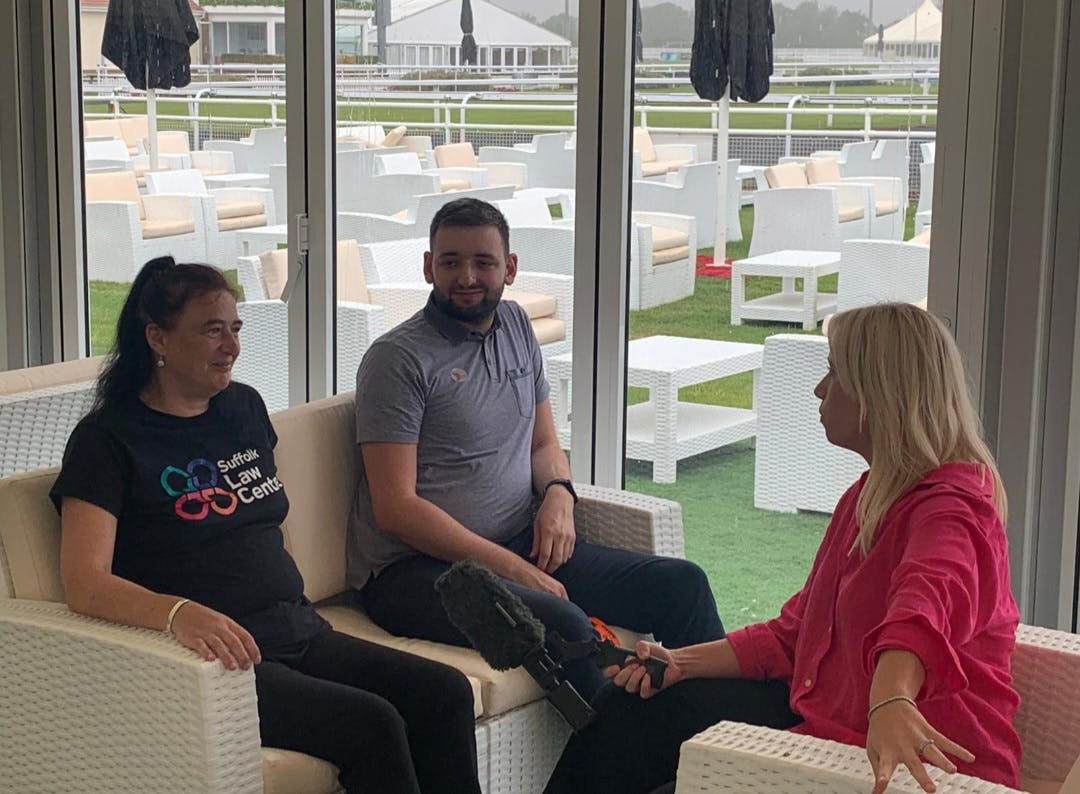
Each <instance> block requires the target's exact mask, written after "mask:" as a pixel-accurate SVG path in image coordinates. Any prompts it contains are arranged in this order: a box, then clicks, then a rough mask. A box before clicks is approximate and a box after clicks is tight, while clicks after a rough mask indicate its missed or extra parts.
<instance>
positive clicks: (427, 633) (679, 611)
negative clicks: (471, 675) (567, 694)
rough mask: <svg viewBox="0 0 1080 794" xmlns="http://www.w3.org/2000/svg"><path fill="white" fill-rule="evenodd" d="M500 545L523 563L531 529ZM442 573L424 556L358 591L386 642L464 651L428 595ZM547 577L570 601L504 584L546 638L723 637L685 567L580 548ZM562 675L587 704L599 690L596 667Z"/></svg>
mask: <svg viewBox="0 0 1080 794" xmlns="http://www.w3.org/2000/svg"><path fill="white" fill-rule="evenodd" d="M505 545H506V547H507V548H508V549H510V550H511V551H513V552H514V553H515V554H517V555H518V556H520V557H523V558H524V557H526V556H527V555H528V553H529V551H530V550H531V548H532V527H531V526H530V527H528V528H527V529H525V530H524V531H522V532H521V533H519V534H518V535H517V536H515V537H514V538H513V539H511V540H510V541H509V542H508V543H506V544H505ZM449 567H450V566H449V563H446V562H444V561H442V560H437V559H435V558H433V557H427V556H424V555H415V556H412V557H406V558H405V559H402V560H398V561H397V562H395V563H393V564H391V565H389V566H387V567H386V568H384V569H383V570H382V571H381V572H380V573H379V575H378V576H376V577H375V578H374V579H371V580H369V581H368V583H367V584H366V585H365V586H364V589H363V591H362V592H361V600H362V603H363V605H364V609H365V610H366V611H367V613H368V615H369V616H370V617H371V619H372V620H374V621H375V622H376V623H378V624H379V625H380V626H382V627H383V628H384V629H386V630H387V631H389V632H391V633H392V634H398V635H401V636H405V637H419V638H422V639H427V640H434V641H435V642H442V643H446V644H448V645H464V646H468V644H469V643H468V641H467V640H466V639H465V637H464V636H463V635H462V634H461V632H459V631H458V630H457V629H456V628H454V626H453V625H452V624H451V623H450V620H449V618H448V617H447V616H446V611H445V610H444V609H443V606H442V601H440V599H439V595H438V593H436V592H435V585H434V583H435V580H436V579H437V578H438V577H439V575H440V574H442V572H443V571H445V570H446V569H447V568H449ZM553 576H554V578H555V579H557V580H558V581H559V582H561V583H562V585H563V587H565V588H566V593H567V595H568V596H569V597H570V600H569V601H565V600H563V599H561V598H558V597H556V596H553V595H549V594H547V593H540V592H537V591H536V590H530V589H529V588H527V587H523V586H522V585H519V584H516V583H515V582H510V581H507V580H503V583H504V584H505V585H506V586H507V588H508V589H510V590H511V591H513V592H514V593H516V594H517V595H518V596H519V597H520V598H521V600H522V601H524V602H525V605H526V606H527V607H529V609H531V610H532V611H533V613H534V614H535V615H536V617H537V618H538V619H539V620H540V622H541V623H543V624H544V626H545V628H546V629H547V631H548V632H558V633H559V634H560V635H562V637H563V639H565V640H570V641H575V640H584V639H588V638H590V637H592V636H593V629H592V625H591V624H590V623H589V616H593V617H597V618H600V619H601V620H603V621H605V622H607V623H611V624H612V625H616V626H622V627H623V628H627V629H631V630H633V631H637V632H640V633H643V634H645V633H650V632H651V633H652V634H653V636H655V637H656V639H657V640H658V641H659V642H661V643H663V644H664V645H666V646H668V647H670V648H678V647H681V646H683V645H693V644H695V643H699V642H707V641H710V640H717V639H721V638H722V637H723V636H724V626H723V624H722V623H721V622H720V617H719V616H718V615H717V613H716V601H715V600H714V599H713V595H712V590H711V589H710V588H709V580H708V578H707V577H706V576H705V572H704V571H702V570H701V568H699V567H698V566H697V565H695V564H694V563H692V562H687V561H686V560H678V559H674V558H672V557H658V556H655V555H652V554H640V553H638V552H633V551H626V550H624V549H611V548H607V547H605V546H597V545H594V544H591V543H585V542H582V541H579V542H578V544H577V545H576V546H575V548H574V553H573V555H572V556H571V557H570V559H569V560H567V561H566V562H565V563H563V564H562V565H561V566H560V567H559V568H558V570H556V571H555V573H554V574H553ZM565 672H566V677H567V680H569V681H570V683H571V684H573V685H574V688H575V689H577V691H578V692H579V693H580V694H581V696H582V697H584V698H585V699H586V700H591V699H592V697H593V696H594V695H595V694H596V692H597V691H598V690H599V689H600V687H601V686H602V685H603V683H604V678H603V676H602V675H601V674H600V671H599V670H598V669H597V667H596V665H594V664H593V663H592V662H590V661H588V660H580V659H579V660H576V661H573V662H569V663H567V664H566V665H565Z"/></svg>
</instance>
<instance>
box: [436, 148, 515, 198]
mask: <svg viewBox="0 0 1080 794" xmlns="http://www.w3.org/2000/svg"><path fill="white" fill-rule="evenodd" d="M434 154H435V164H436V165H437V166H438V167H439V168H454V169H480V170H481V171H484V172H486V178H487V182H486V184H488V185H493V186H506V185H509V186H510V187H511V188H513V189H514V190H521V189H522V188H524V187H526V186H527V185H528V183H529V173H528V169H527V168H526V166H525V164H524V163H515V162H495V161H491V160H488V161H485V162H480V161H479V160H477V159H476V154H475V153H474V152H473V147H472V144H471V143H469V142H468V141H462V142H461V143H445V144H443V145H442V146H436V147H435V149H434Z"/></svg>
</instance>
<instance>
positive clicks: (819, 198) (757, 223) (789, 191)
mask: <svg viewBox="0 0 1080 794" xmlns="http://www.w3.org/2000/svg"><path fill="white" fill-rule="evenodd" d="M863 229H864V230H865V225H864V226H863ZM864 237H865V235H864ZM841 239H842V238H841V234H840V220H839V199H838V197H837V193H836V190H835V189H833V188H828V187H799V188H773V189H770V190H757V191H755V192H754V233H753V235H752V236H751V237H750V254H749V255H750V256H752V257H753V256H758V255H760V254H770V253H772V252H773V251H784V250H792V251H839V250H840V241H841Z"/></svg>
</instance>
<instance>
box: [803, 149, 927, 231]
mask: <svg viewBox="0 0 1080 794" xmlns="http://www.w3.org/2000/svg"><path fill="white" fill-rule="evenodd" d="M805 170H806V179H807V182H808V183H809V184H811V185H814V186H819V187H829V186H834V185H853V184H858V185H869V186H870V187H871V188H872V193H871V197H870V198H871V200H870V212H869V217H870V234H869V236H870V237H871V238H873V239H875V240H902V239H903V237H904V217H905V214H906V210H907V200H906V196H905V195H904V192H903V190H904V185H903V183H902V182H901V181H900V180H899V179H897V178H896V177H891V176H859V177H842V176H841V175H840V165H839V162H838V161H837V160H835V159H834V158H831V157H824V158H818V159H814V160H811V161H810V162H808V163H807V164H806V169H805Z"/></svg>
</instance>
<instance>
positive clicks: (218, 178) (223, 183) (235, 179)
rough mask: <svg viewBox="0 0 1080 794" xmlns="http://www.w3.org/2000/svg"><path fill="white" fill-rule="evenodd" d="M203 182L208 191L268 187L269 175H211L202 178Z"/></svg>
mask: <svg viewBox="0 0 1080 794" xmlns="http://www.w3.org/2000/svg"><path fill="white" fill-rule="evenodd" d="M203 182H205V183H206V187H207V188H208V189H210V190H213V189H214V188H218V187H269V185H270V174H256V173H254V172H252V173H236V174H211V175H210V176H204V177H203Z"/></svg>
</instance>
